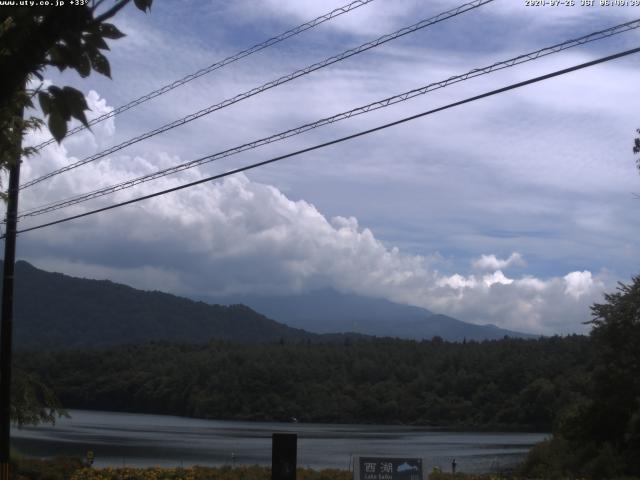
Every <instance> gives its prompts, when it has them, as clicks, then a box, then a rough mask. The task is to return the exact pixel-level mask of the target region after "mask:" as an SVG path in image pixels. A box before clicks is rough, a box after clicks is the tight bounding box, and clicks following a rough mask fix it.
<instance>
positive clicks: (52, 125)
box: [49, 112, 67, 143]
mask: <svg viewBox="0 0 640 480" xmlns="http://www.w3.org/2000/svg"><path fill="white" fill-rule="evenodd" d="M49 130H50V131H51V135H53V138H55V139H56V141H57V142H58V143H60V142H61V141H62V139H63V138H64V136H65V135H66V134H67V122H66V121H65V119H64V118H62V116H61V115H60V114H59V113H58V112H51V115H49Z"/></svg>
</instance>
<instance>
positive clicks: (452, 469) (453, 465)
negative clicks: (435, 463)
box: [451, 458, 458, 475]
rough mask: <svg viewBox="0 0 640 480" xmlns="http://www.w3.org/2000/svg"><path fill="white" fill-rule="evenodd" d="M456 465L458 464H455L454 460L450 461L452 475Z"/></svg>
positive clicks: (454, 472)
mask: <svg viewBox="0 0 640 480" xmlns="http://www.w3.org/2000/svg"><path fill="white" fill-rule="evenodd" d="M456 465H458V464H457V463H456V459H455V458H454V459H453V460H452V461H451V473H452V474H454V475H455V474H456Z"/></svg>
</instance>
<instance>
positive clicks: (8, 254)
mask: <svg viewBox="0 0 640 480" xmlns="http://www.w3.org/2000/svg"><path fill="white" fill-rule="evenodd" d="M21 113H22V112H21ZM19 189H20V158H16V160H15V162H14V163H13V164H11V165H10V166H9V191H8V198H7V230H6V232H5V239H4V268H3V272H2V320H1V325H0V348H1V350H0V480H9V451H10V429H11V418H10V415H11V352H12V334H13V333H12V332H13V272H14V267H15V261H16V226H17V223H18V221H17V216H18V191H19Z"/></svg>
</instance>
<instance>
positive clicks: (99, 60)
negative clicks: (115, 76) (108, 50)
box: [91, 51, 111, 78]
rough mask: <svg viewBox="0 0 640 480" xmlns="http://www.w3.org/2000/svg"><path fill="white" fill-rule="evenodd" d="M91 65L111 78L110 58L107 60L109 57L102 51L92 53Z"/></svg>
mask: <svg viewBox="0 0 640 480" xmlns="http://www.w3.org/2000/svg"><path fill="white" fill-rule="evenodd" d="M91 66H92V67H93V69H94V70H95V71H96V72H98V73H101V74H102V75H105V76H107V77H109V78H111V67H110V66H109V60H107V57H105V56H104V55H102V54H101V53H100V52H98V51H96V52H94V53H93V54H92V55H91Z"/></svg>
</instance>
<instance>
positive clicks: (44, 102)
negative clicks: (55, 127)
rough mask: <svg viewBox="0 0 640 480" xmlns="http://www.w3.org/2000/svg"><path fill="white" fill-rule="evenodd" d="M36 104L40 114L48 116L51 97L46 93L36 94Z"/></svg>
mask: <svg viewBox="0 0 640 480" xmlns="http://www.w3.org/2000/svg"><path fill="white" fill-rule="evenodd" d="M38 102H40V108H41V109H42V113H44V114H45V115H49V113H51V96H50V95H49V94H48V93H47V92H38Z"/></svg>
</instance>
